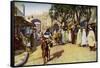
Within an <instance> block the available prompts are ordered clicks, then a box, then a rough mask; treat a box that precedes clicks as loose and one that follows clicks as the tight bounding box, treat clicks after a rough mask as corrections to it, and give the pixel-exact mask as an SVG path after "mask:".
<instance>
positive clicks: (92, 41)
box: [87, 28, 96, 47]
mask: <svg viewBox="0 0 100 68" xmlns="http://www.w3.org/2000/svg"><path fill="white" fill-rule="evenodd" d="M87 39H88V45H89V46H90V47H94V46H95V45H96V40H95V34H94V32H93V30H92V28H91V29H90V30H89V33H88V37H87Z"/></svg>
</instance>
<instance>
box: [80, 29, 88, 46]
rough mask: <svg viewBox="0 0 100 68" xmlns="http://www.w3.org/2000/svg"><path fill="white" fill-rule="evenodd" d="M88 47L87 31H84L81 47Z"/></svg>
mask: <svg viewBox="0 0 100 68" xmlns="http://www.w3.org/2000/svg"><path fill="white" fill-rule="evenodd" d="M86 45H87V37H86V30H85V29H83V31H82V43H81V46H86Z"/></svg>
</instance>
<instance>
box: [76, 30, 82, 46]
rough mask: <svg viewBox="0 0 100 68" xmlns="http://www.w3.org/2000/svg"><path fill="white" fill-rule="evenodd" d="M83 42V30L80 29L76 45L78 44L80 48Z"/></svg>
mask: <svg viewBox="0 0 100 68" xmlns="http://www.w3.org/2000/svg"><path fill="white" fill-rule="evenodd" d="M81 42H82V32H81V29H79V30H78V33H77V40H76V44H78V45H79V46H80V45H81Z"/></svg>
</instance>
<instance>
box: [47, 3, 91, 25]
mask: <svg viewBox="0 0 100 68" xmlns="http://www.w3.org/2000/svg"><path fill="white" fill-rule="evenodd" d="M91 8H92V7H90V6H81V5H80V6H78V5H64V4H63V5H60V4H53V5H52V7H51V9H50V10H49V15H50V17H51V19H52V20H57V21H58V22H59V23H61V24H62V23H64V24H65V25H67V23H68V21H69V19H71V20H72V21H73V22H74V23H75V22H77V23H78V24H79V23H80V20H81V19H82V17H85V18H86V20H87V22H88V21H89V20H90V17H91ZM75 16H76V19H75Z"/></svg>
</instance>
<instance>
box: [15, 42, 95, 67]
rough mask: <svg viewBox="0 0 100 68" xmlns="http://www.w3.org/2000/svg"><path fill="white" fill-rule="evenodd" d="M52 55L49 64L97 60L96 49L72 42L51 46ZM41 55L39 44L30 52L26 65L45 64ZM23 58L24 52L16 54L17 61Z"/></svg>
mask: <svg viewBox="0 0 100 68" xmlns="http://www.w3.org/2000/svg"><path fill="white" fill-rule="evenodd" d="M50 55H51V56H50V58H51V60H50V61H48V62H47V64H56V63H72V62H87V61H96V51H89V48H88V47H79V46H78V45H75V44H74V45H73V44H70V43H68V44H65V45H58V46H54V47H52V48H50ZM41 56H42V55H41V49H40V46H38V47H37V49H36V51H35V52H33V53H30V56H29V58H28V61H27V63H26V64H24V65H25V66H26V65H39V64H43V59H42V57H41ZM21 58H23V54H20V55H17V56H15V62H16V63H17V62H18V61H19V60H20V59H21Z"/></svg>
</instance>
